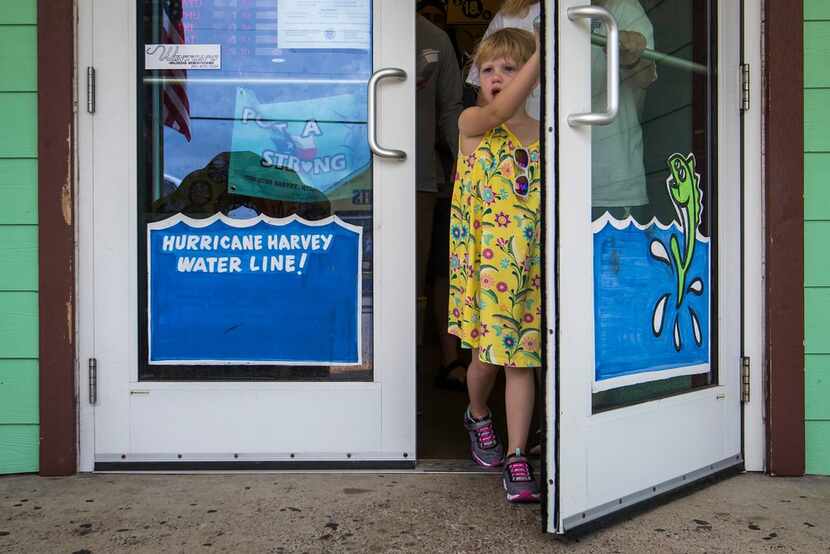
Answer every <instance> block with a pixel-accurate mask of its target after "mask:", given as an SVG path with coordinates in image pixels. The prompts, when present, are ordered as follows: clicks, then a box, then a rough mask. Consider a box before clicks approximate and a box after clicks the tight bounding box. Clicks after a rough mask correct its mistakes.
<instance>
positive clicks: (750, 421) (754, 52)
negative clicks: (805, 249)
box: [743, 0, 767, 471]
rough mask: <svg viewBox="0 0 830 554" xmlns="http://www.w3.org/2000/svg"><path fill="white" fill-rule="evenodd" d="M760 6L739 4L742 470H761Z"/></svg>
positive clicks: (763, 362)
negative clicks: (744, 370)
mask: <svg viewBox="0 0 830 554" xmlns="http://www.w3.org/2000/svg"><path fill="white" fill-rule="evenodd" d="M761 4H762V3H761V2H757V1H753V0H743V10H744V14H743V16H744V17H743V32H744V41H743V49H744V63H746V64H749V66H750V73H751V77H750V107H749V111H747V112H744V116H743V120H744V121H743V140H744V152H743V156H744V172H743V187H744V195H743V196H744V198H743V209H744V228H743V234H744V236H743V240H744V276H743V283H744V299H743V300H744V314H743V317H744V336H743V342H744V346H743V351H744V355H745V356H749V358H750V360H751V372H750V395H749V402H748V403H746V404H744V428H743V435H744V466H745V469H746V470H747V471H765V470H766V468H767V460H766V423H765V419H766V414H765V401H766V398H765V394H764V382H765V374H766V367H767V364H766V354H765V349H764V344H765V335H766V315H765V314H766V309H765V297H764V290H765V269H764V268H765V261H764V249H765V237H766V224H765V222H764V180H763V172H762V166H761V163H762V162H761V114H762V113H763V109H764V106H763V72H762V63H761V60H762V52H761V45H762V41H761V29H762V26H763V9H762V6H761Z"/></svg>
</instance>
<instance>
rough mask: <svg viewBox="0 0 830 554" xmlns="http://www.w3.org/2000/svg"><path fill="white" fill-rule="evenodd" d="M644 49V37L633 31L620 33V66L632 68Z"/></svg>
mask: <svg viewBox="0 0 830 554" xmlns="http://www.w3.org/2000/svg"><path fill="white" fill-rule="evenodd" d="M645 49H646V37H644V36H643V35H641V34H640V33H637V32H635V31H622V30H621V31H620V64H621V65H622V66H623V67H628V66H633V65H635V64H636V63H637V62H639V61H640V56H641V55H642V54H643V50H645Z"/></svg>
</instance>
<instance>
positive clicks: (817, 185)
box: [804, 62, 830, 221]
mask: <svg viewBox="0 0 830 554" xmlns="http://www.w3.org/2000/svg"><path fill="white" fill-rule="evenodd" d="M828 63H830V62H828ZM804 219H805V220H807V221H811V220H828V221H830V153H827V154H824V153H822V154H805V155H804Z"/></svg>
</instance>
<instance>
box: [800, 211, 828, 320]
mask: <svg viewBox="0 0 830 554" xmlns="http://www.w3.org/2000/svg"><path fill="white" fill-rule="evenodd" d="M804 285H805V286H806V287H830V221H805V222H804ZM827 331H828V334H830V329H827Z"/></svg>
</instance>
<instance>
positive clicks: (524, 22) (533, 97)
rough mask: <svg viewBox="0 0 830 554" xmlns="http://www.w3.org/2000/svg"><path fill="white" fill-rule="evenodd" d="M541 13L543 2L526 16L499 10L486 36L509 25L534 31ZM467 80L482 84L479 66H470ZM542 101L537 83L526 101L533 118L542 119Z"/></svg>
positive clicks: (527, 108)
mask: <svg viewBox="0 0 830 554" xmlns="http://www.w3.org/2000/svg"><path fill="white" fill-rule="evenodd" d="M541 13H542V5H541V3H538V4H533V5H531V6H530V7H529V8H528V10H527V15H525V16H524V17H519V16H515V15H504V14H502V12H501V11H499V13H497V14H496V16H495V17H494V18H493V19H492V20H491V21H490V25H489V26H488V27H487V31H485V33H484V36H485V37H487V36H489V35H492V34H493V33H495V32H496V31H498V30H499V29H505V28H508V27H513V28H516V29H524V30H525V31H529V32H531V33H532V32H533V21H534V20H535V19H536V18H538V17H540V16H541ZM548 65H549V66H550V65H551V64H550V63H548ZM467 82H468V83H469V84H471V85H475V86H479V85H480V84H481V81H480V80H479V73H478V67H476V66H475V65H473V66H472V67H471V68H470V74H469V75H467ZM541 101H542V89H541V88H540V87H539V86H538V85H537V86H536V88H534V89H533V90H532V91H531V92H530V96H528V97H527V102H526V103H525V110H526V111H527V114H528V115H529V116H530V117H532V118H533V119H540V115H541Z"/></svg>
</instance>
